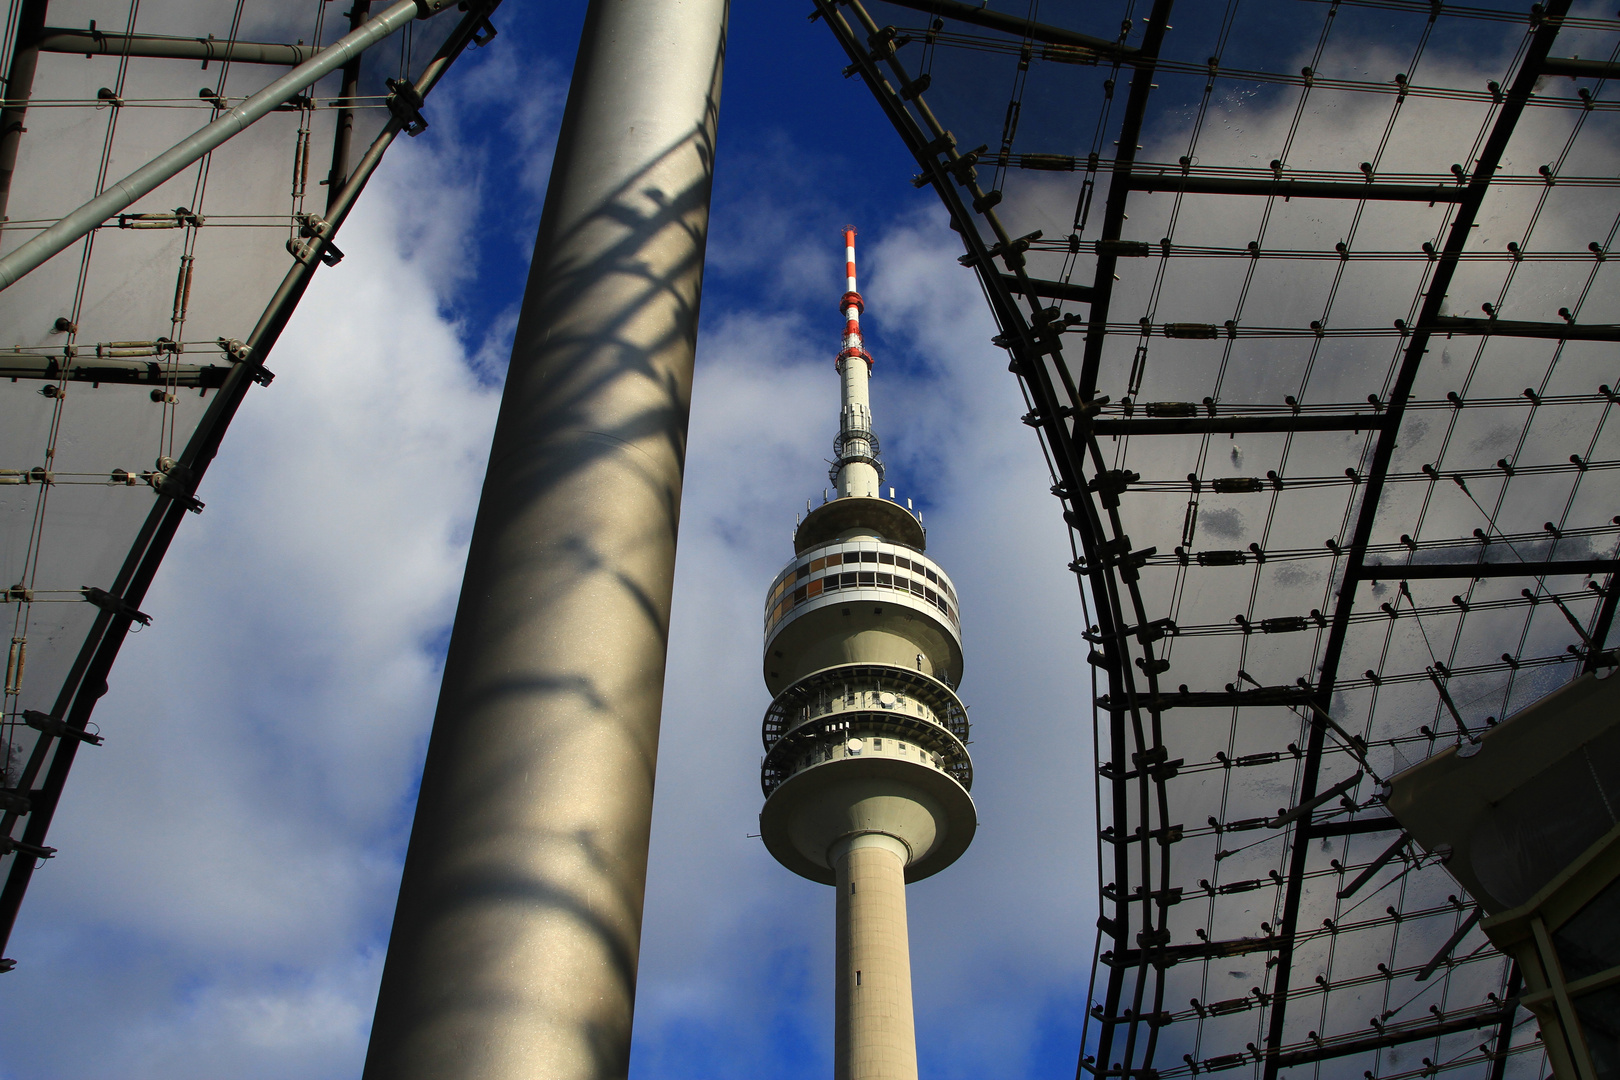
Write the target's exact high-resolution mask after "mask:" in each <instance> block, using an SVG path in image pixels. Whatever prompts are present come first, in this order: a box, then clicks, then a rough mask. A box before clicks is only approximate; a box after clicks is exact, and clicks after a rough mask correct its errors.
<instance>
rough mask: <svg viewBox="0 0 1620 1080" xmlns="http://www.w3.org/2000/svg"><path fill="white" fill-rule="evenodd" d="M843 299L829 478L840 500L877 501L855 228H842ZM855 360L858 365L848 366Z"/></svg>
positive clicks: (879, 477)
mask: <svg viewBox="0 0 1620 1080" xmlns="http://www.w3.org/2000/svg"><path fill="white" fill-rule="evenodd" d="M844 277H845V281H846V285H845V289H844V295H843V298H842V299H841V300H840V301H839V302H838V306H839V308H840V309H841V310H842V311H843V313H844V347H843V348H842V349H840V350H839V353H838V359H837V360H836V361H834V367H835V368H836V369H837V370H838V374H839V376H840V377H841V379H842V380H843V385H842V394H841V397H842V405H843V407H842V409H841V411H840V413H839V423H838V437H837V438H836V439H834V440H833V455H834V459H835V460H834V461H833V466H832V468H831V469H830V470H829V471H828V476H829V477H830V478H831V479H832V482H833V485H834V486H835V487H836V488H837V489H838V497H839V498H840V499H843V498H848V497H850V496H866V497H871V498H877V497H878V486H879V485H880V484H882V482H883V460H882V458H881V457H880V456H879V451H878V440H877V435H876V434H875V433H874V432H873V430H872V399H871V395H870V393H869V391H868V387H867V384H868V382H869V381H870V380H871V377H872V354H871V353H869V352H867V351H866V348H865V346H864V344H863V343H862V339H861V312H862V311H864V310H865V308H866V305H865V303H864V302H863V301H862V300H861V294H860V293H859V292H858V291H857V290H856V279H855V226H853V225H846V226H844ZM856 360H859V361H861V363H852V361H856Z"/></svg>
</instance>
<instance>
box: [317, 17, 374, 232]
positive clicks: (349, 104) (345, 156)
mask: <svg viewBox="0 0 1620 1080" xmlns="http://www.w3.org/2000/svg"><path fill="white" fill-rule="evenodd" d="M369 14H371V0H354V4H353V6H351V7H350V8H349V29H350V30H351V31H354V30H358V29H360V27H361V26H363V25H365V21H366V16H367V15H369ZM359 92H360V61H359V59H358V58H356V59H354V60H350V61H349V62H348V63H347V64H344V65H343V85H342V87H341V88H340V89H339V90H338V114H337V130H336V131H335V132H334V133H333V135H332V168H331V169H330V170H329V171H328V172H327V174H326V199H327V202H326V209H327V216H328V217H330V216H331V210H332V203H333V202H334V201H336V199H337V197H338V192H340V191H342V190H343V179H344V177H345V176H347V175H348V172H349V147H350V145H351V144H352V143H353V141H354V99H355V96H356V95H357V94H358V93H359Z"/></svg>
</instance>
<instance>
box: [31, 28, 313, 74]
mask: <svg viewBox="0 0 1620 1080" xmlns="http://www.w3.org/2000/svg"><path fill="white" fill-rule="evenodd" d="M39 51H40V52H48V53H67V54H69V55H73V54H77V55H79V56H146V57H152V58H154V59H158V60H200V61H202V62H203V63H205V64H206V63H208V62H209V61H211V60H217V61H222V62H223V61H229V62H231V63H233V64H273V65H276V66H280V67H293V66H295V65H297V64H302V63H303V62H304V61H306V60H309V59H311V58H312V57H314V56H315V55H316V54H317V53H318V52H319V51H320V50H318V49H317V48H316V47H315V46H313V45H281V44H277V43H275V42H267V41H221V40H219V39H218V38H211V37H210V38H196V37H191V38H188V37H167V36H164V35H161V34H116V33H109V32H108V31H106V30H79V29H76V28H72V27H66V26H47V27H46V28H45V32H44V36H43V37H42V38H41V39H40V42H39Z"/></svg>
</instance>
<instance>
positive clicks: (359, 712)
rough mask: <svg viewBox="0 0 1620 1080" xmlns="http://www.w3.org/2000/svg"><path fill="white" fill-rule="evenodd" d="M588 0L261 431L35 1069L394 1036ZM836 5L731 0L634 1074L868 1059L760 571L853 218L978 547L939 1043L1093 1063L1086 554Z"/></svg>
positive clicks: (103, 811)
mask: <svg viewBox="0 0 1620 1080" xmlns="http://www.w3.org/2000/svg"><path fill="white" fill-rule="evenodd" d="M583 8H584V5H583V4H581V3H566V4H563V3H554V4H547V5H522V4H518V3H515V2H514V3H509V4H507V5H505V6H504V7H503V8H502V9H501V11H500V12H499V13H498V16H497V18H496V19H495V22H496V24H497V26H498V27H499V29H500V36H499V37H498V38H497V39H496V40H495V42H494V43H493V44H492V45H490V46H489V47H488V48H487V49H485V50H482V51H481V52H477V53H474V54H471V55H470V56H469V57H467V58H466V59H465V60H463V61H462V63H461V64H459V65H458V66H457V68H456V69H455V70H454V71H453V72H452V74H451V76H450V78H449V80H448V81H447V82H446V83H445V85H444V86H443V87H442V89H441V90H440V91H439V92H438V93H436V94H435V96H434V98H433V99H432V101H431V102H430V105H429V110H428V115H429V118H430V120H431V121H432V127H431V128H430V129H429V131H428V132H427V133H426V134H425V135H424V136H423V137H421V138H420V139H415V140H404V141H402V142H401V143H400V144H399V145H398V146H397V147H396V149H395V150H394V151H393V152H392V153H391V155H390V158H389V161H388V163H387V164H386V165H385V167H384V169H383V170H382V172H381V173H380V174H379V176H378V178H377V180H376V181H375V182H374V184H373V186H372V189H371V190H369V191H368V192H367V195H366V198H365V199H364V200H363V202H362V204H361V209H360V210H359V211H358V212H357V213H356V215H355V216H354V217H353V218H352V219H351V221H350V222H349V224H348V226H347V227H346V229H345V232H344V239H343V244H342V246H343V248H344V250H345V252H346V253H347V258H346V259H345V261H344V262H343V263H342V265H341V266H339V267H337V268H335V269H333V270H326V271H323V272H322V274H321V276H320V278H319V279H318V283H317V285H316V287H315V288H314V289H312V291H311V293H310V295H309V297H308V298H307V300H306V302H305V304H304V306H303V307H302V308H301V309H300V312H299V314H298V316H297V317H296V319H295V320H294V323H293V324H292V326H290V327H289V330H288V332H287V334H286V336H285V337H284V338H283V340H282V342H281V344H280V345H279V347H278V351H277V354H276V358H275V360H274V361H273V363H272V366H273V367H274V369H275V370H276V371H277V374H278V378H277V380H276V382H275V383H274V385H273V387H272V388H270V389H268V390H264V391H255V393H254V395H252V396H251V397H250V399H249V402H248V404H247V406H246V407H245V408H244V409H243V411H242V414H241V415H240V417H239V419H238V421H237V423H236V425H235V427H233V429H232V431H231V433H230V435H229V437H228V438H227V441H226V446H225V450H224V452H223V453H222V455H221V457H220V459H219V461H218V462H217V464H216V466H215V467H214V469H213V470H212V471H211V472H210V474H209V477H208V480H207V482H206V485H205V487H206V488H207V490H206V491H204V492H201V495H202V497H203V498H204V500H205V501H206V502H207V503H208V511H207V513H206V514H204V515H203V516H202V517H200V518H196V519H193V520H191V521H188V522H187V524H186V528H185V529H183V530H182V532H181V534H180V537H179V539H178V541H177V543H176V545H175V548H174V550H173V551H172V552H171V554H170V557H169V559H168V561H167V563H166V565H165V568H164V571H163V573H162V575H161V576H160V578H159V580H158V582H157V584H156V585H155V587H154V589H153V592H152V594H151V595H150V597H149V598H148V603H147V604H146V605H145V607H146V609H147V610H149V611H151V612H152V613H153V615H154V616H155V623H154V625H153V627H151V628H150V629H149V630H146V631H143V632H142V633H141V634H140V635H138V636H136V637H134V638H132V639H131V641H130V643H129V644H128V646H126V648H125V651H124V654H123V656H122V658H121V660H120V662H119V665H118V667H117V668H116V669H115V672H114V675H113V678H112V680H111V683H112V689H111V692H110V693H109V695H108V696H107V698H106V699H104V701H103V703H102V706H101V708H100V710H99V712H98V715H97V719H98V722H99V723H100V724H101V726H102V730H103V731H104V732H105V733H106V734H107V736H108V743H107V746H106V747H105V748H104V751H105V752H101V753H97V754H95V755H89V754H86V755H81V757H80V761H79V765H78V768H76V770H75V774H74V776H73V778H72V780H71V781H70V782H69V785H68V791H67V794H66V796H65V799H64V802H63V806H62V808H61V810H60V811H59V813H58V815H57V819H56V824H55V826H54V828H53V831H52V837H51V843H52V844H53V846H56V847H58V848H59V849H60V850H61V854H60V855H59V857H58V858H57V859H55V860H53V861H52V863H51V864H50V865H49V866H48V867H47V868H46V869H45V870H43V871H41V872H40V873H39V874H37V875H36V877H35V879H34V885H33V887H32V890H31V892H30V895H29V897H28V900H27V903H26V906H25V908H24V911H23V915H22V919H21V921H20V924H19V926H18V929H17V932H16V935H15V936H14V938H13V942H12V945H11V947H10V949H9V950H8V955H12V956H16V957H17V958H18V959H19V960H20V961H21V962H20V964H19V967H18V969H17V970H16V971H15V972H13V973H12V974H9V975H7V976H6V977H5V979H4V980H3V982H0V1078H4V1080H54V1078H58V1077H61V1078H69V1077H71V1078H74V1080H90V1078H99V1077H118V1078H119V1080H133V1078H140V1077H147V1076H151V1077H159V1076H161V1077H164V1078H165V1080H180V1078H187V1077H198V1078H213V1077H219V1076H226V1075H228V1076H232V1077H242V1078H247V1077H261V1076H262V1077H276V1078H285V1077H300V1078H303V1077H308V1078H325V1077H334V1078H335V1077H352V1076H357V1075H358V1074H359V1069H360V1063H361V1060H362V1058H363V1055H364V1049H365V1040H366V1035H367V1031H368V1028H369V1023H370V1017H371V1010H372V1006H373V1003H374V1000H375V993H376V983H377V978H378V975H379V974H380V969H381V958H382V950H383V948H384V946H385V944H386V941H387V934H388V927H389V922H390V919H391V916H392V909H393V900H394V892H395V889H396V888H397V883H398V874H399V865H400V859H401V857H402V854H403V850H404V844H405V840H406V837H407V833H408V829H409V823H410V816H411V811H412V798H413V795H414V789H415V788H414V785H415V781H416V776H417V773H418V771H419V768H420V757H421V754H422V752H423V749H424V747H425V740H426V735H427V727H428V723H429V721H430V719H431V715H432V709H433V700H434V695H435V693H436V689H437V677H438V664H439V662H440V658H441V653H442V648H443V643H444V641H445V640H446V635H447V632H448V627H449V620H450V617H451V614H452V612H453V605H454V600H455V594H456V589H457V587H458V586H459V578H460V572H461V563H462V561H463V559H464V554H465V550H464V545H465V542H466V536H467V530H468V529H469V527H470V523H471V516H472V511H473V508H474V500H475V498H476V492H477V488H478V482H479V480H480V478H481V476H482V469H483V457H484V455H485V453H486V452H487V445H488V437H489V430H490V426H491V424H492V422H493V415H494V406H495V404H496V401H497V400H498V393H499V381H500V377H501V372H502V370H503V369H504V365H505V360H506V354H507V350H508V348H509V344H510V334H511V329H512V325H513V321H514V318H515V305H516V303H517V300H518V298H519V297H520V296H521V293H522V289H523V285H524V279H525V276H526V274H527V265H528V254H529V249H530V246H531V245H532V242H533V234H534V227H535V222H536V220H537V218H538V214H539V208H540V205H541V201H542V199H543V195H544V183H545V178H546V176H547V174H548V171H549V154H550V148H551V145H552V142H553V140H554V137H555V126H556V123H557V120H558V118H559V117H560V114H561V108H562V103H563V100H564V97H565V94H566V89H567V78H568V73H569V68H570V65H571V62H572V56H573V51H574V46H575V44H576V41H577V35H578V29H579V24H580V20H581V17H582V15H583ZM806 11H807V9H806V8H803V7H801V6H799V5H783V4H775V3H765V4H760V3H755V4H742V5H738V7H737V9H736V10H735V11H734V13H733V18H732V26H731V34H732V38H731V51H730V55H729V58H728V65H727V70H726V77H725V89H724V98H723V103H722V113H721V122H720V154H719V158H718V166H717V176H716V186H715V195H714V203H713V218H712V227H711V234H710V244H709V258H708V269H707V275H706V281H705V293H704V298H703V322H702V329H701V335H700V343H699V357H698V374H697V382H696V389H695V392H694V405H693V417H692V430H691V444H690V458H689V465H688V475H687V489H686V494H685V504H684V508H683V514H682V534H681V548H680V557H679V563H678V566H677V581H676V592H675V613H674V622H673V625H672V628H671V639H672V644H671V655H670V676H669V680H668V689H667V693H666V702H665V717H664V735H663V742H662V747H661V752H660V764H659V787H658V802H657V808H656V818H655V824H654V834H653V850H652V856H651V864H650V869H649V882H648V904H647V912H646V927H645V933H644V939H643V952H642V962H641V992H640V997H639V1000H638V1011H637V1026H636V1035H635V1045H634V1051H633V1056H632V1072H633V1074H634V1075H635V1076H636V1077H638V1078H649V1080H650V1078H652V1077H658V1078H660V1080H664V1078H680V1077H689V1076H690V1077H700V1076H701V1077H705V1078H729V1077H738V1078H741V1077H750V1078H752V1077H757V1076H761V1075H770V1076H780V1077H785V1078H791V1077H798V1076H806V1077H808V1076H825V1075H826V1074H827V1073H828V1072H829V1071H830V1069H831V1042H832V1015H831V1004H832V986H831V976H832V963H833V949H832V945H833V941H832V897H831V894H830V892H829V891H828V890H827V889H826V888H825V887H823V886H819V885H814V884H811V883H809V882H805V881H802V880H800V879H798V878H796V877H794V876H793V875H791V874H790V873H788V872H787V871H786V870H784V869H782V868H781V867H779V866H777V865H776V864H775V863H774V862H773V861H772V860H771V859H770V858H769V856H768V855H767V854H766V853H765V851H764V849H763V847H762V846H761V845H760V843H759V841H758V840H757V838H754V837H751V836H750V835H749V834H750V833H753V832H756V831H757V826H756V822H755V815H756V814H757V812H758V808H759V803H760V794H759V787H758V759H759V743H758V739H759V726H758V725H759V721H760V717H761V714H762V713H763V710H764V707H765V705H766V704H767V702H768V695H767V694H766V692H765V689H764V686H763V684H762V682H761V679H760V676H759V658H758V651H757V650H758V648H759V622H758V620H759V612H760V607H761V603H762V597H763V594H764V591H765V589H766V587H767V586H768V585H769V583H770V581H771V579H772V577H773V576H774V574H775V573H776V571H777V570H778V569H779V568H780V566H781V564H782V563H783V562H785V561H786V560H787V558H788V557H789V556H790V555H791V553H792V551H791V544H790V541H789V534H790V530H791V528H792V525H793V522H794V516H795V513H796V511H798V510H802V503H803V500H804V499H806V498H815V497H819V492H820V490H821V488H822V487H823V486H824V485H825V482H826V481H825V463H824V459H825V458H826V457H827V456H828V454H829V452H830V442H831V438H832V435H833V433H834V431H835V429H836V418H837V380H836V377H835V376H834V374H833V370H832V364H831V359H832V356H833V354H834V353H835V351H836V349H837V347H838V343H839V342H838V337H839V332H840V329H841V318H840V316H839V313H838V311H837V309H836V303H837V298H838V296H839V295H840V293H841V292H842V290H843V280H842V275H841V267H840V265H839V263H840V261H841V258H842V252H841V237H840V234H839V229H840V227H841V226H842V225H844V224H845V223H846V222H853V223H855V224H857V225H858V226H859V227H860V229H861V236H862V239H861V261H862V291H863V292H864V293H865V294H866V296H867V298H868V315H867V319H866V320H865V325H866V328H867V331H868V339H869V347H870V348H871V350H872V351H873V353H874V354H875V355H876V357H877V360H878V372H877V377H876V381H875V383H874V388H873V393H874V408H875V412H876V422H877V425H878V427H879V429H880V432H881V434H882V436H883V441H884V447H885V451H886V455H887V458H888V461H889V465H890V480H889V482H890V483H892V484H893V485H894V486H895V487H896V488H897V489H899V491H900V493H901V495H902V497H906V496H909V497H911V498H913V499H915V500H916V501H917V504H918V505H919V506H920V507H922V508H923V509H924V512H925V515H926V520H927V523H928V525H929V527H930V552H931V554H933V555H934V556H935V557H936V558H938V559H939V560H940V561H941V562H942V563H943V565H945V566H946V567H947V569H948V570H950V571H951V573H952V575H953V577H954V579H955V581H956V583H957V586H958V591H959V593H960V595H961V597H962V601H963V609H964V621H965V635H966V648H967V677H966V680H965V681H964V684H963V687H962V691H963V695H964V698H965V700H966V701H967V702H968V703H969V705H970V706H972V707H973V709H974V713H973V717H974V721H975V725H976V727H975V741H974V746H973V751H974V755H975V764H976V770H977V782H976V786H975V795H976V797H977V799H978V801H979V808H980V817H981V822H982V823H981V828H980V832H979V835H978V838H977V840H976V843H975V846H974V848H973V849H971V850H970V851H969V852H968V854H967V855H966V856H965V857H964V858H963V859H962V860H961V862H960V863H958V864H957V866H955V867H953V868H952V869H951V870H950V871H948V872H947V873H945V874H942V875H940V876H939V877H937V878H935V879H931V880H930V881H928V882H924V883H921V884H919V885H917V886H915V887H914V888H913V889H912V890H911V896H910V902H911V927H912V949H913V957H914V966H915V975H916V985H917V1017H918V1036H919V1050H920V1056H921V1060H922V1063H923V1068H924V1071H925V1072H926V1073H927V1074H928V1075H930V1076H937V1077H942V1078H955V1077H964V1078H965V1077H968V1076H972V1077H984V1076H995V1077H1009V1078H1011V1077H1067V1076H1069V1075H1072V1072H1073V1069H1074V1065H1075V1058H1076V1051H1077V1044H1078V1038H1079V1026H1080V1019H1081V1016H1082V1013H1083V1007H1084V1006H1083V1002H1084V998H1085V993H1084V984H1085V979H1086V972H1087V969H1088V967H1089V959H1090V947H1091V938H1092V929H1091V928H1092V925H1093V922H1094V919H1095V910H1094V906H1093V903H1092V901H1091V900H1090V899H1089V898H1088V893H1089V887H1088V885H1087V882H1088V881H1089V879H1090V870H1089V866H1090V862H1091V860H1092V858H1093V857H1094V852H1093V841H1091V840H1090V839H1089V837H1091V836H1092V835H1093V829H1092V826H1091V824H1090V821H1091V814H1092V783H1091V775H1090V752H1091V736H1090V724H1089V719H1090V718H1089V709H1086V708H1084V707H1083V704H1082V703H1083V702H1084V701H1085V700H1086V697H1087V694H1088V692H1089V684H1088V679H1087V674H1086V671H1085V666H1084V664H1081V663H1077V661H1078V658H1079V657H1080V656H1081V655H1083V653H1082V651H1081V649H1080V648H1079V646H1080V644H1081V643H1080V642H1079V641H1078V632H1079V630H1080V628H1081V627H1080V608H1079V600H1078V596H1077V594H1076V591H1075V586H1074V582H1073V578H1072V576H1071V575H1070V574H1069V573H1068V572H1067V571H1066V570H1065V569H1064V564H1065V563H1066V562H1067V561H1068V560H1069V559H1070V558H1071V557H1072V556H1071V554H1070V553H1069V551H1068V548H1067V539H1066V536H1065V530H1064V528H1063V526H1062V523H1061V519H1060V518H1059V516H1058V512H1057V511H1058V507H1057V505H1056V503H1055V501H1054V500H1052V499H1051V497H1050V496H1049V495H1048V494H1047V492H1046V488H1047V486H1048V484H1049V483H1050V481H1049V479H1048V478H1047V476H1046V470H1045V466H1044V465H1043V463H1042V461H1041V458H1040V453H1039V448H1038V446H1037V444H1036V442H1035V440H1034V437H1033V435H1032V434H1031V433H1030V432H1029V430H1028V429H1027V428H1025V427H1023V426H1022V425H1020V424H1018V423H1017V417H1018V416H1019V415H1020V414H1021V413H1022V412H1023V411H1024V409H1025V406H1024V404H1023V402H1022V400H1021V398H1020V396H1019V394H1018V391H1017V386H1016V383H1015V382H1014V380H1013V379H1012V377H1011V376H1010V375H1009V374H1007V371H1006V362H1005V356H1004V354H1002V353H1001V352H1000V351H999V350H997V349H994V348H993V347H991V345H990V342H989V339H990V337H991V336H992V335H993V333H994V332H995V331H994V327H993V326H992V325H991V323H990V320H989V317H988V314H987V312H986V310H985V308H984V305H983V303H982V300H981V298H980V296H979V293H978V288H977V285H976V284H975V282H974V279H973V277H972V275H971V273H970V272H969V271H967V270H964V269H962V268H960V267H959V266H957V264H956V263H955V255H956V254H958V253H959V251H960V248H959V245H958V242H957V240H956V238H955V236H954V234H952V233H951V232H950V231H949V230H948V228H946V226H945V222H944V218H943V215H942V214H941V212H940V211H939V210H938V209H937V207H936V204H935V202H934V199H933V196H932V194H931V193H929V192H927V191H922V192H919V191H916V190H915V189H913V188H912V187H911V185H910V184H909V182H908V181H909V179H910V176H911V174H912V172H913V171H914V169H913V167H912V165H911V162H910V161H909V158H908V157H907V156H906V155H905V153H904V151H903V149H902V148H901V147H900V145H899V143H898V141H897V139H896V137H895V136H894V135H893V133H892V131H891V130H890V129H889V128H888V126H887V124H886V122H884V121H883V119H882V117H881V115H880V114H879V112H878V110H877V108H876V106H875V104H874V103H873V102H872V100H871V98H870V96H869V94H868V93H867V91H866V89H865V88H864V86H863V85H861V84H860V82H859V81H858V80H845V79H844V78H842V76H841V74H840V71H841V68H842V67H843V65H844V60H843V58H842V55H841V53H840V52H839V51H838V49H837V47H836V45H835V44H834V42H833V40H832V39H831V37H830V35H828V33H827V31H826V30H825V28H824V27H821V26H819V25H814V24H811V23H809V22H807V21H806V19H805V17H804V16H805V14H806ZM64 1003H71V1004H69V1005H66V1006H64Z"/></svg>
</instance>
